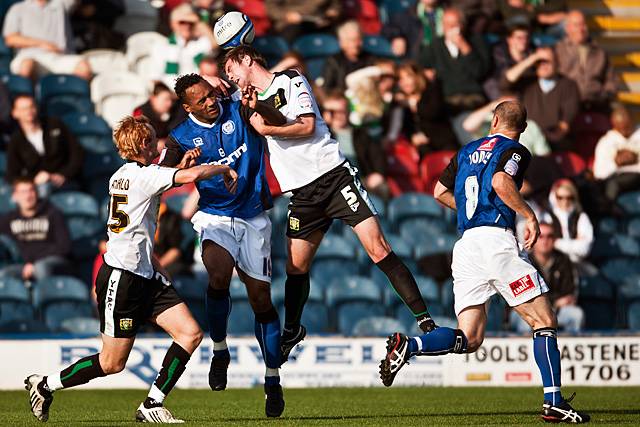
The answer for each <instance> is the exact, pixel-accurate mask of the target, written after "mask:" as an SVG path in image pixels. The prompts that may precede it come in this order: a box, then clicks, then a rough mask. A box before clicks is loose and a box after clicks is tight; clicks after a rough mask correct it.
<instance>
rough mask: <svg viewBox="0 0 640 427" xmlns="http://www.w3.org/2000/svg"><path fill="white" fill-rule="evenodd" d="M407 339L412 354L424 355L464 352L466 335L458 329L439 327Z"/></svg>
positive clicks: (465, 349)
mask: <svg viewBox="0 0 640 427" xmlns="http://www.w3.org/2000/svg"><path fill="white" fill-rule="evenodd" d="M416 338H417V340H418V341H420V345H419V346H418V343H417V342H416V339H415V338H411V339H410V341H409V351H410V352H411V355H412V356H415V355H417V354H420V355H426V356H438V355H441V354H447V353H466V351H467V337H465V336H464V333H463V332H462V331H461V330H460V329H451V328H445V327H440V328H436V329H434V330H433V331H431V332H428V333H426V334H424V335H421V336H419V337H416Z"/></svg>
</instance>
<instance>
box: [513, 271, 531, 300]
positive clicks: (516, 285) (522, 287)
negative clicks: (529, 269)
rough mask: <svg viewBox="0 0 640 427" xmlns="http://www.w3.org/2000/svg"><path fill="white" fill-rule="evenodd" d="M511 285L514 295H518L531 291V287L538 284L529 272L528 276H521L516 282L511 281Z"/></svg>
mask: <svg viewBox="0 0 640 427" xmlns="http://www.w3.org/2000/svg"><path fill="white" fill-rule="evenodd" d="M509 287H510V288H511V292H513V296H514V297H517V296H519V295H521V294H523V293H525V292H527V291H530V290H531V289H535V288H536V284H535V283H534V282H533V279H532V278H531V276H530V275H529V274H527V275H526V276H524V277H521V278H520V279H518V280H516V281H515V282H511V283H509Z"/></svg>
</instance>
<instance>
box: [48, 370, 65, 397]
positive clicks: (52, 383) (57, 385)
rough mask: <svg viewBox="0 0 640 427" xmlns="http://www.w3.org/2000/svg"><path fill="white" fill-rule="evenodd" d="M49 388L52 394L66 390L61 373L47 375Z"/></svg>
mask: <svg viewBox="0 0 640 427" xmlns="http://www.w3.org/2000/svg"><path fill="white" fill-rule="evenodd" d="M47 388H48V389H49V391H52V392H53V391H56V390H60V389H63V388H64V386H63V385H62V381H60V373H59V372H56V373H55V374H53V375H47Z"/></svg>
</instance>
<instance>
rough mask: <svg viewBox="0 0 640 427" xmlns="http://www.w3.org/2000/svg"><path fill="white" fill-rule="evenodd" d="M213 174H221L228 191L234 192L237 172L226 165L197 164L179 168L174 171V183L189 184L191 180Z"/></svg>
mask: <svg viewBox="0 0 640 427" xmlns="http://www.w3.org/2000/svg"><path fill="white" fill-rule="evenodd" d="M214 175H222V178H223V179H224V185H225V187H227V190H229V192H230V193H235V192H236V188H237V186H238V174H237V173H236V171H234V170H233V169H231V168H230V167H229V166H226V165H199V166H194V167H192V168H188V169H180V170H179V171H178V172H176V175H175V183H176V184H189V183H191V182H196V181H202V180H203V179H209V178H211V177H212V176H214Z"/></svg>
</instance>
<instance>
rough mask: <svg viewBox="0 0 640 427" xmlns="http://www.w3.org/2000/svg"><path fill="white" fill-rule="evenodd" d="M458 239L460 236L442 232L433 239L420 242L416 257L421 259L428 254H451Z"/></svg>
mask: <svg viewBox="0 0 640 427" xmlns="http://www.w3.org/2000/svg"><path fill="white" fill-rule="evenodd" d="M457 241H458V236H454V235H451V234H441V235H439V236H435V237H434V238H432V239H431V240H428V241H423V242H420V243H419V244H418V245H417V246H416V248H415V258H416V259H417V260H419V259H420V258H422V257H426V256H432V255H442V254H444V255H449V254H451V252H452V251H453V246H454V245H455V244H456V242H457Z"/></svg>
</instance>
